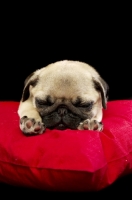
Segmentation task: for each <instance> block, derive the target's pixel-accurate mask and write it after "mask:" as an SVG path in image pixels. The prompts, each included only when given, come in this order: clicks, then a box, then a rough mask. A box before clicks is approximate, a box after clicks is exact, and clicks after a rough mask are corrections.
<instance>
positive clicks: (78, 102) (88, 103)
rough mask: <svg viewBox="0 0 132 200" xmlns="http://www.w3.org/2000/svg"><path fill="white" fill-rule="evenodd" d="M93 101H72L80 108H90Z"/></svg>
mask: <svg viewBox="0 0 132 200" xmlns="http://www.w3.org/2000/svg"><path fill="white" fill-rule="evenodd" d="M93 104H94V102H93V101H88V102H81V101H77V102H75V103H74V106H76V107H80V108H88V109H91V108H92V106H93Z"/></svg>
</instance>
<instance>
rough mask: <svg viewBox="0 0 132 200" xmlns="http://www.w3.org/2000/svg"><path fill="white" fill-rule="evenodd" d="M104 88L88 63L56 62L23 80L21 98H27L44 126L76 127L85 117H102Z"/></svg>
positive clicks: (105, 101) (104, 98) (105, 86)
mask: <svg viewBox="0 0 132 200" xmlns="http://www.w3.org/2000/svg"><path fill="white" fill-rule="evenodd" d="M107 90H108V87H107V84H106V83H105V81H104V80H103V79H102V78H101V77H100V76H99V74H98V73H97V72H96V71H95V70H94V69H93V68H92V67H91V66H89V65H88V64H85V63H82V62H77V61H60V62H56V63H53V64H50V65H48V66H47V67H45V68H42V69H40V70H37V71H36V72H34V73H33V74H32V75H30V76H29V77H28V78H27V79H26V81H25V87H24V90H23V95H22V101H26V100H27V99H28V98H30V100H31V101H32V103H33V105H34V107H35V108H36V109H37V111H38V112H39V114H40V116H41V117H42V120H43V122H44V123H45V125H46V127H48V128H57V129H66V128H70V129H76V128H77V127H78V125H79V123H80V122H81V121H83V120H85V119H91V118H92V117H94V118H97V120H99V121H101V120H102V107H104V108H106V103H107V97H106V94H107Z"/></svg>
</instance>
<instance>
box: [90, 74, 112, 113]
mask: <svg viewBox="0 0 132 200" xmlns="http://www.w3.org/2000/svg"><path fill="white" fill-rule="evenodd" d="M93 83H94V87H95V89H96V90H97V91H99V92H100V93H101V97H102V106H103V108H104V109H106V104H107V101H108V92H109V86H108V84H107V83H106V82H105V81H104V80H103V79H102V78H101V77H99V78H98V79H95V78H93Z"/></svg>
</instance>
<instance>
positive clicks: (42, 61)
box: [0, 5, 132, 101]
mask: <svg viewBox="0 0 132 200" xmlns="http://www.w3.org/2000/svg"><path fill="white" fill-rule="evenodd" d="M122 6H123V5H122ZM83 8H84V7H83ZM113 8H114V7H113ZM117 8H118V7H117ZM117 8H115V9H112V10H110V11H109V10H107V9H106V10H105V12H104V13H102V12H100V13H96V10H95V11H94V12H93V13H92V15H90V16H89V12H88V11H89V10H87V8H86V9H85V12H83V9H81V11H82V14H81V13H80V12H79V8H78V10H75V8H74V10H72V8H71V10H68V11H67V12H66V11H65V12H64V13H63V10H62V11H60V12H59V13H58V12H57V11H56V12H55V11H54V12H53V14H52V16H51V15H50V14H49V15H48V14H45V13H41V14H40V16H36V15H33V13H32V14H31V16H30V15H29V16H28V17H27V18H26V16H27V15H26V14H28V12H27V13H26V14H25V13H21V12H20V14H19V17H18V16H17V14H18V13H19V10H18V13H17V14H14V13H13V12H12V13H11V14H10V15H9V14H8V16H7V17H5V18H3V19H4V20H3V21H2V23H3V26H2V28H1V33H2V34H1V35H2V36H1V78H0V86H1V93H0V100H15V101H19V100H20V98H21V94H22V89H23V83H24V80H25V78H26V77H27V76H28V75H29V74H30V73H32V72H33V71H34V70H36V69H38V68H41V67H43V66H46V65H47V64H49V63H51V62H55V61H58V60H63V59H69V60H79V61H83V62H86V63H89V64H90V65H93V66H94V67H95V68H96V70H97V71H98V72H99V73H100V74H101V76H102V77H103V78H104V79H105V80H106V82H107V83H108V84H109V87H110V93H109V100H113V99H127V98H130V97H131V96H132V89H131V85H132V80H131V55H132V49H131V46H132V38H131V35H132V31H131V16H130V13H129V11H127V12H125V13H124V12H122V9H121V8H120V9H119V8H118V10H117ZM73 11H74V12H73ZM117 11H118V12H117ZM72 12H73V13H72ZM50 13H51V11H50ZM5 16H6V15H5ZM23 17H25V18H24V19H23ZM40 20H41V21H40Z"/></svg>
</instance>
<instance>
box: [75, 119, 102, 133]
mask: <svg viewBox="0 0 132 200" xmlns="http://www.w3.org/2000/svg"><path fill="white" fill-rule="evenodd" d="M77 129H78V130H97V131H102V130H103V124H102V123H101V122H98V121H97V120H95V119H93V120H90V119H86V120H84V121H83V122H81V123H80V124H79V126H78V128H77Z"/></svg>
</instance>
